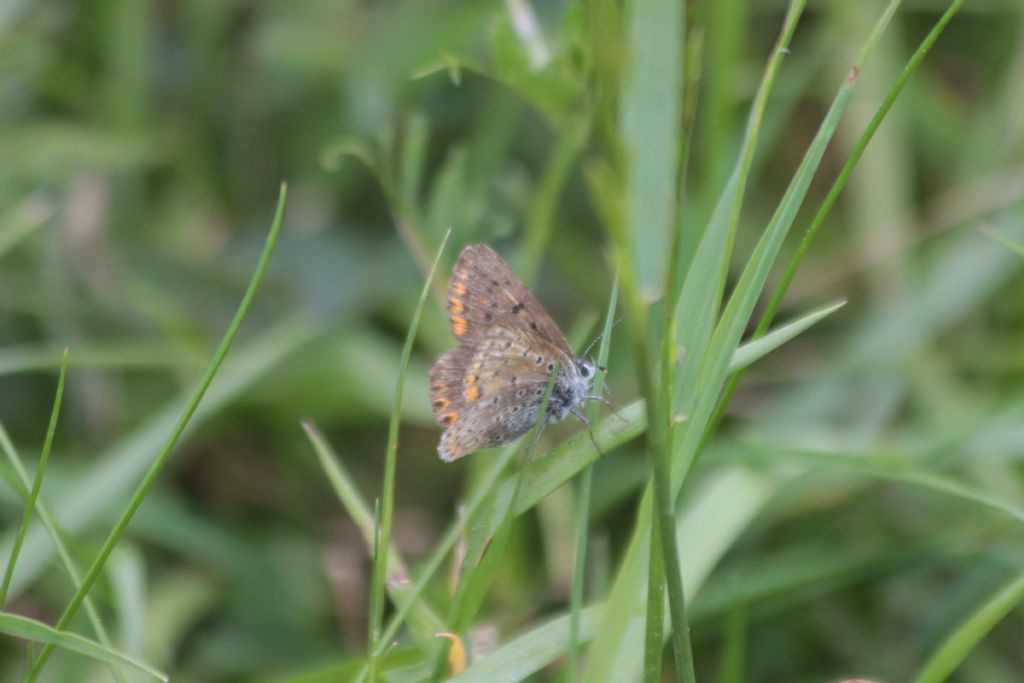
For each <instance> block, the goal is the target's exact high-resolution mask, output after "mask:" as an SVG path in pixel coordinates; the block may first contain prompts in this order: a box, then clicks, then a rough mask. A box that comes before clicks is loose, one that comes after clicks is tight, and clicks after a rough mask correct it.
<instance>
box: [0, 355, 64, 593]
mask: <svg viewBox="0 0 1024 683" xmlns="http://www.w3.org/2000/svg"><path fill="white" fill-rule="evenodd" d="M67 374H68V350H67V349H64V357H63V359H62V360H61V363H60V375H59V376H58V377H57V394H56V395H55V396H54V398H53V410H52V411H51V412H50V424H49V425H48V426H47V428H46V439H45V440H44V441H43V451H42V453H41V454H40V456H39V466H38V467H37V468H36V476H35V479H33V481H32V489H31V490H30V491H29V494H28V500H27V501H26V502H25V511H24V513H23V514H22V516H21V524H19V525H18V533H17V535H16V536H15V537H14V545H13V546H12V547H11V554H10V556H9V557H8V559H7V569H5V570H4V581H3V585H2V586H0V608H2V607H3V606H4V604H5V603H6V602H7V591H8V589H10V587H11V577H12V576H13V575H14V565H15V564H17V562H18V554H19V553H20V552H21V546H22V544H23V543H24V542H25V534H27V533H28V525H29V524H30V523H31V522H32V516H33V515H34V514H35V511H36V501H37V500H38V498H39V491H40V489H42V487H43V476H45V474H46V463H47V462H48V461H49V459H50V448H51V447H52V446H53V435H54V433H55V432H56V431H57V418H58V417H59V416H60V404H61V401H62V400H63V398H64V380H65V378H66V377H67Z"/></svg>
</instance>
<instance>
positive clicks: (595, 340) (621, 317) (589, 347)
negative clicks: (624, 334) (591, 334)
mask: <svg viewBox="0 0 1024 683" xmlns="http://www.w3.org/2000/svg"><path fill="white" fill-rule="evenodd" d="M625 319H626V316H625V315H621V316H619V319H618V320H616V321H615V322H613V323H612V327H615V326H616V325H618V324H619V323H621V322H622V321H623V320H625ZM603 336H604V332H602V333H601V334H599V335H597V336H596V337H595V338H594V340H593V341H592V342H590V343H589V344H587V348H585V349H583V353H581V354H580V358H585V357H586V355H587V354H588V353H590V349H592V348H594V344H596V343H597V342H599V341H601V337H603Z"/></svg>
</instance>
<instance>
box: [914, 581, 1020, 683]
mask: <svg viewBox="0 0 1024 683" xmlns="http://www.w3.org/2000/svg"><path fill="white" fill-rule="evenodd" d="M1022 601H1024V574H1020V575H1018V576H1016V577H1015V578H1013V579H1012V580H1011V581H1009V582H1008V583H1006V584H1005V585H1004V586H1003V587H1002V588H1000V589H999V590H998V591H997V592H996V594H995V595H993V596H992V597H991V598H990V599H989V600H988V602H986V603H985V604H984V605H982V606H981V607H979V608H978V609H977V611H975V612H974V614H972V615H971V616H970V617H968V618H967V619H966V620H964V622H963V623H962V624H960V626H959V627H958V628H957V629H956V630H955V631H953V632H952V633H951V634H949V637H948V638H946V640H945V641H944V642H943V643H942V645H940V646H939V649H938V650H936V651H935V653H934V654H932V656H931V657H929V658H928V661H926V662H925V664H924V666H923V667H921V671H920V672H919V673H918V674H917V676H915V677H914V679H913V683H940V682H941V681H944V680H946V679H947V678H949V676H950V675H951V674H952V673H953V672H954V671H955V670H956V668H957V667H958V666H960V664H961V663H962V662H963V661H964V659H966V658H967V655H968V654H970V652H971V650H973V649H974V646H975V645H977V644H978V643H979V642H980V641H981V639H982V638H984V637H985V634H986V633H988V632H989V631H991V630H992V627H994V626H995V625H996V624H998V623H999V622H1000V621H1001V620H1002V618H1003V617H1005V616H1006V615H1007V614H1009V613H1010V611H1011V610H1013V609H1014V608H1015V607H1017V605H1019V604H1020V603H1021V602H1022Z"/></svg>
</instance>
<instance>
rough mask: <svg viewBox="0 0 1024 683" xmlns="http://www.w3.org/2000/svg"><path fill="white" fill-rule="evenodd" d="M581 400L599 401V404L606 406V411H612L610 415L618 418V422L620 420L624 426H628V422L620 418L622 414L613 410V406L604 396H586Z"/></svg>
mask: <svg viewBox="0 0 1024 683" xmlns="http://www.w3.org/2000/svg"><path fill="white" fill-rule="evenodd" d="M583 400H584V401H600V402H601V403H603V404H605V405H606V406H608V410H610V411H612V415H614V416H615V417H617V418H619V419H620V420H622V421H623V422H625V423H626V424H629V420H627V419H626V418H624V417H622V414H621V413H620V412H619V411H617V410H616V409H615V404H614V403H612V402H611V401H609V400H608V399H606V398H605V397H604V396H587V397H586V398H584V399H583Z"/></svg>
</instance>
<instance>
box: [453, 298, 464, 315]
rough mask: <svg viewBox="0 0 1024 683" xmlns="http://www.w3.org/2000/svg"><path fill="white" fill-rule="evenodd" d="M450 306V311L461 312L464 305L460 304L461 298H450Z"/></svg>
mask: <svg viewBox="0 0 1024 683" xmlns="http://www.w3.org/2000/svg"><path fill="white" fill-rule="evenodd" d="M450 307H451V309H452V313H462V311H463V310H465V307H464V306H463V305H462V299H452V301H451V304H450Z"/></svg>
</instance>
